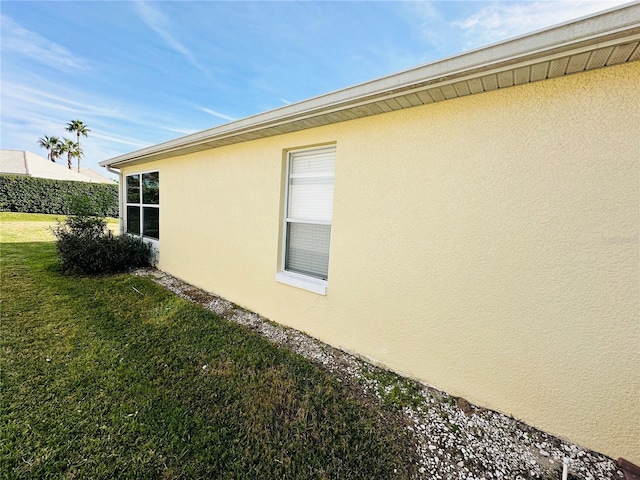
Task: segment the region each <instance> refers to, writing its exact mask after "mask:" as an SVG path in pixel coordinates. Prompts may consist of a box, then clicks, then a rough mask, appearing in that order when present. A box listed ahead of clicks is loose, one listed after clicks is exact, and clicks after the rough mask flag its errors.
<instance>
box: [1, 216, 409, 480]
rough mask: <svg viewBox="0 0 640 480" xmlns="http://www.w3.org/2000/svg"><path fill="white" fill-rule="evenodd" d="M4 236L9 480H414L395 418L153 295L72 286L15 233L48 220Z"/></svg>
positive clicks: (264, 346)
mask: <svg viewBox="0 0 640 480" xmlns="http://www.w3.org/2000/svg"><path fill="white" fill-rule="evenodd" d="M0 220H1V221H2V230H1V231H0V240H1V241H2V242H3V243H2V244H1V245H0V270H1V287H2V290H1V299H0V300H1V305H0V309H1V323H0V338H1V348H2V352H1V354H0V367H1V376H0V379H1V382H2V385H1V391H0V395H1V398H0V408H1V410H0V412H1V420H0V429H1V431H0V478H7V479H13V478H15V479H18V478H38V479H44V478H82V479H87V478H91V479H112V478H122V479H143V478H159V479H174V478H175V479H177V478H203V479H218V478H220V479H243V478H244V479H252V480H254V479H312V478H318V479H324V478H340V479H356V478H362V479H393V478H410V477H413V475H414V474H415V466H414V465H415V462H413V456H414V454H415V453H414V452H415V448H414V447H413V446H412V445H413V443H412V441H411V440H412V439H411V438H409V437H408V434H407V433H406V430H405V429H403V428H401V426H400V425H399V424H398V422H397V420H395V417H394V414H393V412H392V411H391V410H385V409H383V408H382V407H379V406H376V405H372V404H371V403H369V402H365V401H364V400H362V399H360V398H358V396H357V395H356V394H352V393H351V392H350V391H349V390H348V389H347V388H346V387H344V386H343V385H342V384H341V383H340V382H338V381H337V380H335V379H334V378H332V377H331V376H329V375H328V374H326V373H325V372H323V371H322V370H320V369H319V368H317V367H316V366H314V365H312V364H311V363H309V362H308V361H306V360H304V359H303V358H301V357H299V356H297V355H294V354H292V353H290V352H289V351H288V350H286V349H284V348H280V347H277V346H274V345H273V344H271V343H269V342H268V341H266V340H265V339H263V338H261V337H260V336H258V335H256V334H254V333H252V332H250V331H249V330H247V329H245V328H243V327H241V326H238V325H235V324H230V323H228V322H226V321H224V320H221V319H220V318H218V317H216V316H215V315H214V314H212V313H211V312H208V311H207V310H205V309H203V308H201V307H199V306H197V305H194V304H191V303H189V302H187V301H185V300H182V299H180V298H179V297H177V296H175V295H173V294H171V293H170V292H168V291H166V290H165V289H163V288H161V287H160V286H158V285H156V284H155V283H153V282H152V281H151V280H149V279H146V278H140V277H134V276H130V275H118V276H104V277H99V278H87V277H67V276H62V275H61V274H60V273H59V270H58V265H57V260H56V256H55V245H54V243H53V242H51V241H46V238H43V236H42V235H41V232H40V231H39V230H38V229H37V228H36V226H34V225H11V224H12V223H15V224H20V223H24V224H26V223H31V224H38V223H40V224H42V223H47V222H48V221H49V219H46V218H45V219H44V221H41V220H43V219H41V218H38V219H37V220H38V221H37V222H31V221H30V219H29V218H24V217H20V216H16V218H13V219H12V218H7V215H6V214H2V216H1V217H0ZM14 227H15V228H14ZM7 232H9V233H7ZM34 232H35V233H34Z"/></svg>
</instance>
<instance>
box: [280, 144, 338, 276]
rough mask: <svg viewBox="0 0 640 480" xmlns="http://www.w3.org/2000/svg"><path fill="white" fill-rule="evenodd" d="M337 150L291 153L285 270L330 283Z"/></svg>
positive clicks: (332, 148)
mask: <svg viewBox="0 0 640 480" xmlns="http://www.w3.org/2000/svg"><path fill="white" fill-rule="evenodd" d="M335 156H336V149H335V147H324V148H318V149H313V150H301V151H297V152H290V153H289V158H288V163H287V198H286V213H285V226H284V228H285V255H284V269H285V270H286V271H289V272H295V273H299V274H302V275H308V276H310V277H314V278H318V279H321V280H326V279H327V277H328V274H329V243H330V239H331V219H332V217H333V181H334V170H335Z"/></svg>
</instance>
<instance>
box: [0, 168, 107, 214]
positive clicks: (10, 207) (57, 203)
mask: <svg viewBox="0 0 640 480" xmlns="http://www.w3.org/2000/svg"><path fill="white" fill-rule="evenodd" d="M82 196H86V197H89V198H90V199H93V200H96V202H97V203H99V204H100V205H102V207H101V208H103V210H102V211H101V212H99V213H100V214H101V215H103V216H106V217H117V216H118V186H117V185H110V184H106V183H89V182H73V181H70V180H51V179H49V178H35V177H25V176H19V175H0V211H3V212H23V213H52V214H57V215H70V214H72V209H71V205H70V199H71V198H76V197H82ZM104 198H107V199H108V201H107V202H103V201H102V199H104Z"/></svg>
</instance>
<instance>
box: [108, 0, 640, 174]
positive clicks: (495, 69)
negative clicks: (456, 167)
mask: <svg viewBox="0 0 640 480" xmlns="http://www.w3.org/2000/svg"><path fill="white" fill-rule="evenodd" d="M639 37H640V1H639V2H634V3H632V4H628V5H624V6H622V7H618V8H614V9H610V10H608V11H605V12H602V13H599V14H596V15H593V16H589V17H584V18H581V19H577V20H573V21H570V22H566V23H564V24H561V25H558V26H554V27H550V28H547V29H543V30H539V31H537V32H534V33H530V34H527V35H522V36H520V37H516V38H513V39H510V40H507V41H503V42H499V43H495V44H492V45H489V46H487V47H483V48H479V49H475V50H472V51H469V52H465V53H462V54H459V55H455V56H451V57H448V58H444V59H442V60H439V61H436V62H433V63H429V64H426V65H423V66H420V67H416V68H412V69H409V70H405V71H402V72H399V73H395V74H392V75H388V76H385V77H382V78H379V79H376V80H371V81H368V82H365V83H362V84H359V85H355V86H353V87H349V88H345V89H341V90H338V91H334V92H331V93H327V94H323V95H320V96H317V97H313V98H311V99H308V100H304V101H301V102H298V103H294V104H290V105H285V106H282V107H279V108H276V109H273V110H269V111H267V112H263V113H259V114H256V115H252V116H249V117H246V118H243V119H240V120H236V121H233V122H230V123H227V124H223V125H219V126H216V127H213V128H211V129H207V130H203V131H201V132H197V133H194V134H191V135H187V136H184V137H180V138H177V139H174V140H170V141H167V142H163V143H160V144H157V145H153V146H150V147H147V148H143V149H140V150H137V151H134V152H131V153H128V154H124V155H120V156H118V157H114V158H111V159H109V160H105V161H103V162H100V165H101V166H111V167H116V168H119V166H124V164H137V163H143V162H146V161H151V160H154V159H159V158H166V157H167V156H171V155H172V154H174V153H176V154H181V153H180V152H181V151H182V150H189V151H194V150H193V149H194V148H196V149H197V148H198V146H201V147H202V148H205V147H206V146H207V144H210V143H213V142H216V141H219V140H222V139H225V138H230V137H235V136H239V135H242V134H248V133H253V132H259V131H261V130H265V129H267V128H273V127H278V126H280V125H284V124H288V123H292V122H299V121H303V120H305V119H309V118H312V117H317V116H318V115H322V114H330V113H333V112H339V111H341V110H345V109H348V108H354V107H357V106H362V105H366V104H368V103H372V102H373V101H380V100H384V99H390V98H393V97H395V96H398V95H405V94H408V93H412V92H416V91H420V90H424V89H425V88H426V87H430V88H433V87H435V86H440V85H442V86H444V85H448V84H452V83H457V82H461V81H465V80H469V79H472V78H475V77H479V76H482V75H488V74H491V73H499V72H502V71H505V70H510V69H515V68H518V67H522V66H528V65H532V64H535V63H537V62H541V61H545V60H552V59H554V58H559V57H562V56H566V55H568V54H573V53H582V52H586V51H589V50H593V49H594V48H596V47H597V48H601V47H605V46H611V45H618V44H622V43H625V42H626V41H631V40H636V41H637V40H638V38H639Z"/></svg>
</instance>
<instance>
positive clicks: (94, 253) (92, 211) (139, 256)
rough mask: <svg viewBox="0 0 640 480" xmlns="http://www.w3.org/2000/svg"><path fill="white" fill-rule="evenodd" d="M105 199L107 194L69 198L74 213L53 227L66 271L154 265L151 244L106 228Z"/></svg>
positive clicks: (115, 270) (105, 270)
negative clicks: (118, 234)
mask: <svg viewBox="0 0 640 480" xmlns="http://www.w3.org/2000/svg"><path fill="white" fill-rule="evenodd" d="M106 201H108V198H107V197H106V196H102V197H100V196H98V197H96V198H90V197H87V196H78V197H72V198H71V199H70V200H69V207H70V209H71V211H72V214H71V215H70V216H68V217H67V219H66V220H65V221H64V222H62V223H58V225H57V226H56V227H55V228H54V229H53V233H54V235H55V236H56V239H57V240H56V249H57V251H58V259H59V261H60V266H61V267H62V271H63V272H64V273H81V274H86V275H95V274H100V273H118V272H124V271H127V270H129V269H131V268H136V267H149V266H152V265H153V263H154V253H153V249H152V247H151V245H150V244H148V243H145V242H143V241H142V240H141V239H139V238H136V237H132V236H130V235H121V236H118V237H116V236H113V235H112V234H111V232H110V231H109V230H108V229H107V228H106V225H107V222H106V219H105V217H104V216H102V215H101V214H100V213H99V212H101V211H103V210H104V202H106Z"/></svg>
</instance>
